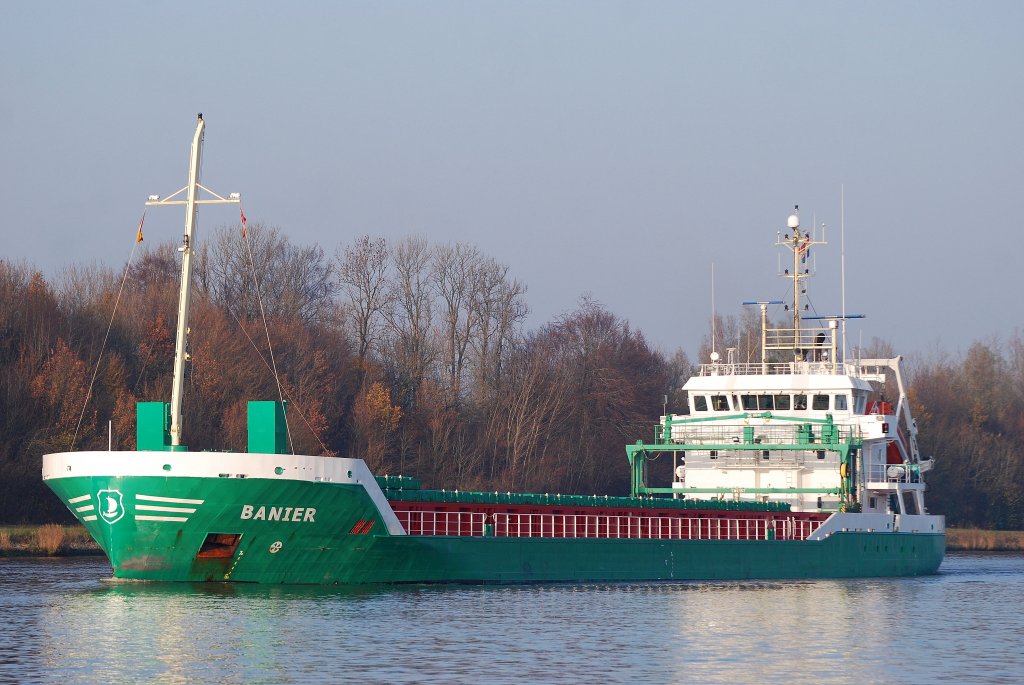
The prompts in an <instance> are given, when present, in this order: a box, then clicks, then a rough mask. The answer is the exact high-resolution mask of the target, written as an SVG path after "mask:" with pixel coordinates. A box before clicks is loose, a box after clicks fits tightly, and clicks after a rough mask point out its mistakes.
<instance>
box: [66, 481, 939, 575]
mask: <svg viewBox="0 0 1024 685" xmlns="http://www.w3.org/2000/svg"><path fill="white" fill-rule="evenodd" d="M349 473H351V471H350V472H349ZM225 475H226V474H225ZM46 482H47V484H48V485H49V486H50V487H51V488H52V489H53V490H54V492H55V493H56V494H57V495H58V496H59V497H61V499H62V500H64V501H65V502H68V503H69V504H68V506H69V507H70V508H71V509H72V511H73V512H75V513H76V515H77V516H78V517H79V518H80V520H82V522H83V524H84V525H85V526H86V528H87V529H88V530H89V532H90V533H91V534H92V536H93V537H94V538H95V539H96V540H97V542H98V543H99V544H100V546H101V547H102V548H103V550H104V551H105V552H106V553H107V556H108V557H109V559H110V562H111V565H112V567H113V570H114V576H115V577H117V578H124V579H137V580H155V581H185V582H203V581H215V582H225V581H232V582H261V583H312V584H332V583H346V584H347V583H534V582H582V581H648V580H734V579H781V578H826V577H827V578H841V577H867V576H901V575H921V574H929V573H934V572H935V571H936V570H937V569H938V567H939V564H940V563H941V561H942V558H943V554H944V548H945V535H944V533H942V532H937V533H893V532H842V531H839V532H835V533H833V534H831V535H829V536H827V537H825V538H824V539H820V540H773V539H768V540H664V539H632V538H565V537H561V538H544V537H500V536H493V535H407V534H404V532H403V531H399V534H394V533H393V531H392V530H389V526H388V521H387V520H386V517H387V515H388V514H391V515H392V516H393V513H392V512H391V511H390V509H388V510H387V511H382V510H381V507H380V506H379V504H378V501H379V499H378V501H375V500H374V498H373V497H372V496H371V488H368V487H366V486H365V484H361V483H332V482H315V481H306V480H284V479H269V478H229V477H222V478H208V477H173V478H172V477H160V476H134V475H133V476H125V477H112V476H78V477H74V476H71V477H51V478H48V479H47V481H46ZM113 493H116V495H113ZM211 535H231V536H235V537H233V538H232V539H233V540H235V544H234V546H233V547H231V548H230V549H227V550H224V551H222V552H221V554H220V555H217V554H216V553H214V554H213V555H210V554H206V555H204V554H203V550H204V545H205V544H206V543H207V542H208V540H209V539H210V536H211ZM227 552H230V553H229V554H228V553H227Z"/></svg>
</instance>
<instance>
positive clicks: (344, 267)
mask: <svg viewBox="0 0 1024 685" xmlns="http://www.w3.org/2000/svg"><path fill="white" fill-rule="evenodd" d="M334 259H335V264H336V266H337V270H338V280H339V282H340V283H341V289H342V292H343V293H344V294H345V296H346V298H347V299H348V303H349V306H348V313H349V318H350V319H351V321H352V325H353V327H354V328H355V331H356V346H357V348H356V351H357V354H358V356H359V360H360V361H363V360H365V359H366V355H367V354H368V353H369V351H370V349H371V348H372V347H374V346H376V345H377V344H378V342H379V338H380V335H381V330H382V328H383V323H384V322H383V313H384V310H385V309H386V308H387V307H388V301H389V298H390V297H391V296H392V291H391V289H390V288H389V285H390V284H389V283H388V262H389V256H388V249H387V245H386V244H385V242H384V239H383V238H377V239H376V240H370V237H369V236H365V235H364V236H361V237H360V238H357V239H356V241H355V243H354V244H353V245H351V246H348V247H344V248H342V247H341V246H339V247H338V249H337V251H336V252H335V256H334Z"/></svg>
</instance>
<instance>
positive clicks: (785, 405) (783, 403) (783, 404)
mask: <svg viewBox="0 0 1024 685" xmlns="http://www.w3.org/2000/svg"><path fill="white" fill-rule="evenodd" d="M775 408H776V409H780V410H783V411H785V410H788V409H789V395H776V396H775Z"/></svg>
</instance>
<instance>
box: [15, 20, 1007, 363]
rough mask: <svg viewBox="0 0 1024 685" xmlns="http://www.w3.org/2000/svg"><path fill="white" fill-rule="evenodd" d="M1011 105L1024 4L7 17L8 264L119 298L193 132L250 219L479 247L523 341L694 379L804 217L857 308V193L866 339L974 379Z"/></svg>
mask: <svg viewBox="0 0 1024 685" xmlns="http://www.w3.org/2000/svg"><path fill="white" fill-rule="evenodd" d="M1022 105H1024V3H1021V2H960V3H949V2H845V3H838V2H704V3H683V2H595V1H587V2H516V3H507V4H506V3H503V4H498V3H489V2H409V3H376V2H374V3H369V2H360V3H342V2H337V3H327V2H323V3H283V2H274V3H266V2H237V3H225V2H214V3H191V2H173V3H171V2H102V3H71V2H67V3H46V2H14V3H7V4H6V5H5V6H4V10H3V18H2V21H0V145H2V148H0V149H2V156H0V157H2V162H0V199H2V202H3V207H4V212H3V218H2V220H0V237H2V239H3V250H2V253H0V256H2V257H3V258H6V259H11V260H16V261H17V260H25V261H27V262H29V263H30V264H34V265H36V266H38V267H39V268H41V269H42V270H43V271H44V272H45V273H47V274H55V273H57V272H58V271H59V270H60V269H61V268H62V267H63V266H65V265H68V264H70V263H72V262H83V261H84V262H91V261H94V260H98V261H100V262H103V263H107V264H110V265H112V266H115V267H118V268H119V267H120V266H121V265H123V263H124V260H125V259H126V257H127V255H128V253H129V251H130V250H131V241H132V239H133V236H134V230H135V224H136V222H137V221H138V217H139V215H140V214H141V211H142V209H143V202H144V200H145V198H146V196H147V195H148V194H150V193H160V194H167V193H169V192H170V191H173V190H177V189H178V188H179V187H181V186H183V185H184V184H185V180H186V167H187V158H188V145H189V142H190V140H191V136H192V132H193V130H194V126H195V115H196V113H197V112H203V114H204V118H205V119H206V121H207V133H206V147H205V158H204V167H203V182H204V185H207V186H208V187H210V188H213V189H216V190H218V191H222V192H230V191H240V192H242V194H243V202H244V207H245V211H246V214H247V216H248V217H249V219H250V221H263V222H266V223H269V224H273V225H276V226H279V227H280V228H281V229H282V230H284V231H285V232H286V233H287V234H288V236H289V237H290V238H291V239H292V240H293V241H294V242H296V243H300V244H307V243H312V242H318V243H320V244H321V245H322V246H323V247H324V248H325V250H327V251H328V252H329V253H332V252H333V251H334V248H335V247H336V246H337V245H338V244H339V243H343V242H345V243H347V242H349V241H350V240H351V239H353V238H354V237H355V236H357V235H360V234H364V233H366V234H369V235H371V236H385V237H386V238H388V239H397V238H400V237H403V236H405V235H408V234H410V233H416V234H422V235H425V236H427V237H428V238H429V239H430V240H431V241H434V242H448V241H461V242H466V243H473V244H475V245H477V246H478V247H479V248H480V249H481V250H482V251H484V252H486V253H488V254H490V255H492V256H494V257H495V258H497V259H498V260H499V261H502V262H505V263H507V264H508V265H509V266H510V267H511V271H512V273H513V275H514V276H516V277H518V278H519V279H520V280H522V281H524V282H525V283H526V284H527V285H528V287H529V294H528V300H529V303H530V306H531V308H532V314H531V319H530V323H531V326H536V325H539V324H540V323H542V322H544V321H547V320H550V319H552V318H553V317H555V316H557V315H559V314H560V313H563V312H566V311H568V310H570V309H572V308H573V307H574V306H575V304H576V302H577V300H578V298H579V296H580V295H581V294H583V293H589V294H591V295H592V296H593V297H594V298H595V299H596V300H598V301H600V302H602V303H604V304H605V305H606V306H607V307H608V308H609V309H611V310H612V311H614V312H615V313H616V314H618V315H620V316H622V317H624V318H627V319H629V320H630V321H631V323H632V324H633V326H634V327H635V328H639V329H640V330H642V331H643V332H644V333H645V335H646V336H647V337H648V339H649V340H650V341H651V342H652V343H654V344H655V345H657V346H659V347H661V348H662V349H664V350H666V351H671V350H673V349H675V348H676V347H679V346H681V347H682V348H683V349H685V350H686V351H687V352H688V353H689V354H691V356H692V355H693V354H694V353H695V352H696V349H697V346H698V345H699V342H700V339H701V337H702V336H703V335H704V333H705V331H706V330H707V324H708V317H709V315H710V309H711V305H710V302H711V287H710V269H711V263H712V262H714V264H715V272H716V281H717V287H716V300H717V303H718V310H719V312H721V313H726V314H727V313H734V314H738V313H739V311H740V306H739V302H740V301H741V300H744V299H751V298H769V297H770V298H775V297H779V296H781V295H782V294H784V293H785V291H786V282H785V281H783V279H781V278H778V277H777V276H776V273H777V257H776V250H775V248H774V247H773V244H774V242H775V238H776V231H777V230H778V229H779V228H782V227H784V225H785V220H786V216H787V215H788V213H789V211H790V209H791V208H792V206H793V205H794V204H800V206H801V209H802V210H803V218H804V220H805V223H808V221H809V220H810V219H811V218H812V217H813V216H816V217H817V219H818V221H819V222H821V221H824V222H825V223H827V224H828V225H829V227H830V228H829V235H828V237H829V240H830V243H831V244H830V245H829V246H828V247H826V248H823V249H820V250H819V251H818V255H817V262H818V269H819V276H818V277H817V278H816V279H814V281H813V282H812V283H811V288H812V290H811V295H812V300H813V302H814V303H815V305H816V307H817V309H818V311H819V312H821V313H831V312H833V311H837V310H838V307H839V298H838V290H839V270H838V265H839V254H840V249H839V225H840V187H841V186H845V192H846V263H847V303H848V304H847V307H848V310H849V311H851V312H859V313H864V314H866V315H867V316H868V318H867V319H865V320H864V321H863V322H857V323H851V326H850V335H851V341H852V342H856V339H857V338H858V337H860V336H863V339H864V340H865V341H867V340H870V338H871V337H872V336H878V337H882V338H886V339H888V340H891V341H892V342H893V343H894V344H895V345H896V346H897V349H899V350H900V351H904V352H914V351H920V352H927V351H929V350H931V349H935V348H943V349H945V350H948V351H951V352H956V351H957V350H962V349H964V348H966V346H967V345H969V344H970V343H971V342H972V341H974V340H978V339H983V338H986V337H988V336H992V335H1002V336H1003V337H1006V336H1007V335H1009V334H1012V333H1013V332H1014V331H1015V330H1018V329H1019V327H1020V326H1021V323H1022V319H1024V306H1022V305H1021V298H1020V291H1021V289H1022V278H1021V271H1020V263H1021V259H1022V256H1024V236H1022V226H1021V224H1022V219H1021V211H1020V205H1021V202H1020V198H1021V197H1022V196H1024V145H1022V143H1024V134H1022V131H1024V106H1022ZM1014 198H1016V200H1015V199H1014ZM236 220H237V214H236V213H235V211H234V209H233V208H230V207H221V208H208V209H205V210H204V211H203V212H201V216H200V230H209V229H210V228H212V227H214V226H217V225H220V224H224V223H227V222H234V221H236ZM182 223H183V219H182V213H180V212H178V211H175V210H173V209H170V208H163V209H156V210H151V211H150V212H149V214H148V215H147V220H146V239H147V243H149V244H153V243H156V242H160V241H164V240H178V239H179V235H180V233H181V226H182ZM201 237H202V236H200V238H201Z"/></svg>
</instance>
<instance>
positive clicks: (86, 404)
mask: <svg viewBox="0 0 1024 685" xmlns="http://www.w3.org/2000/svg"><path fill="white" fill-rule="evenodd" d="M145 222H146V212H145V211H143V212H142V218H141V219H139V228H138V231H137V233H136V236H135V241H134V242H133V243H132V251H131V253H129V255H128V263H127V264H125V267H124V275H123V276H122V277H121V287H120V288H118V290H117V297H116V298H115V299H114V310H113V311H112V312H111V313H110V321H109V322H107V332H106V333H104V334H103V342H102V343H101V344H100V351H99V354H98V355H97V357H96V366H95V367H94V368H93V370H92V380H90V381H89V389H88V391H86V393H85V402H83V403H82V413H81V414H79V415H78V423H77V424H75V434H74V436H72V438H71V447H70V448H69V449H71V450H73V449H74V448H75V442H76V441H77V440H78V431H79V430H80V429H81V428H82V420H83V419H84V418H85V410H86V409H87V408H88V407H89V400H90V399H92V389H93V386H94V385H95V384H96V376H97V375H99V372H100V362H101V361H102V360H103V352H104V351H105V350H106V348H107V339H108V338H109V337H110V330H111V328H113V326H114V317H115V316H117V307H118V305H119V304H120V302H121V295H122V294H123V293H124V286H125V283H127V282H128V271H129V270H130V269H131V268H132V259H133V258H134V257H135V250H136V249H138V247H139V243H141V242H142V224H144V223H145Z"/></svg>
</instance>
